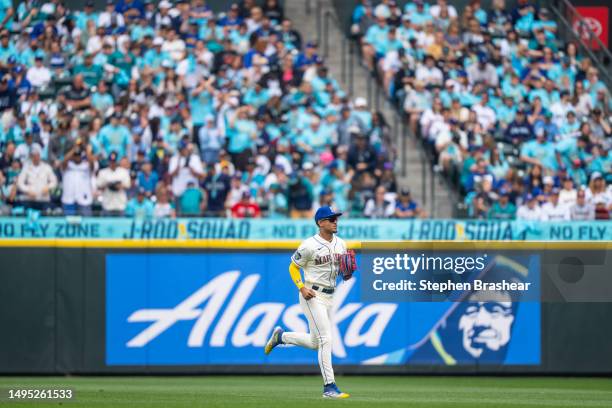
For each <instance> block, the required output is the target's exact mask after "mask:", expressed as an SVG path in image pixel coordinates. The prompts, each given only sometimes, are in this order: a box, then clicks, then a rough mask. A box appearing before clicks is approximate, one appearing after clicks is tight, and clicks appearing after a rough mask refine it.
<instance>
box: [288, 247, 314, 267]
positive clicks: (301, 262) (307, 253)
mask: <svg viewBox="0 0 612 408" xmlns="http://www.w3.org/2000/svg"><path fill="white" fill-rule="evenodd" d="M311 257H312V249H311V248H309V247H308V245H306V244H304V243H302V245H300V247H299V248H298V249H297V251H295V252H294V253H293V255H291V261H292V262H293V263H294V264H296V265H297V266H299V267H300V268H304V267H305V266H306V264H307V263H308V261H309V260H310V258H311Z"/></svg>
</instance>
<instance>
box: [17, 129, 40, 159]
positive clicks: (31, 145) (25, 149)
mask: <svg viewBox="0 0 612 408" xmlns="http://www.w3.org/2000/svg"><path fill="white" fill-rule="evenodd" d="M32 149H38V150H39V151H40V152H42V151H43V148H42V146H41V145H40V144H39V143H36V142H34V134H33V133H32V132H31V131H26V132H25V143H21V144H20V145H19V146H17V148H16V149H15V159H17V160H20V161H25V160H26V159H27V158H28V157H30V152H31V151H32Z"/></svg>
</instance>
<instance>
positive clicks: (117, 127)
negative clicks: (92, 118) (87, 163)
mask: <svg viewBox="0 0 612 408" xmlns="http://www.w3.org/2000/svg"><path fill="white" fill-rule="evenodd" d="M122 118H123V115H122V114H121V113H120V112H115V113H113V115H112V116H111V119H110V123H108V124H107V125H105V126H104V127H103V128H102V129H100V134H99V140H100V144H101V145H102V148H103V149H104V151H105V152H106V153H107V154H109V153H111V152H115V153H117V156H118V158H119V159H121V158H122V157H125V155H126V154H127V149H128V145H129V143H130V139H131V137H130V131H129V130H128V128H127V127H126V126H124V125H123V124H121V119H122Z"/></svg>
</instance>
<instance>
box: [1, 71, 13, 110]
mask: <svg viewBox="0 0 612 408" xmlns="http://www.w3.org/2000/svg"><path fill="white" fill-rule="evenodd" d="M16 103H17V90H16V89H15V87H14V86H12V85H11V84H9V78H8V75H3V76H2V77H1V78H0V113H4V112H6V111H7V110H9V109H13V108H14V107H15V104H16Z"/></svg>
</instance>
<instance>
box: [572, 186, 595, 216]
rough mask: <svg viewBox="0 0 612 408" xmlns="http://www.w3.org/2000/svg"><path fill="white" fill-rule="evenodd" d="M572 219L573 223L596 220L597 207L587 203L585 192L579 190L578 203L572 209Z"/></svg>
mask: <svg viewBox="0 0 612 408" xmlns="http://www.w3.org/2000/svg"><path fill="white" fill-rule="evenodd" d="M570 218H571V219H572V221H592V220H594V219H595V206H594V205H593V204H589V203H588V202H587V200H586V193H585V191H584V190H578V192H577V194H576V203H575V204H574V205H572V206H571V207H570Z"/></svg>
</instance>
